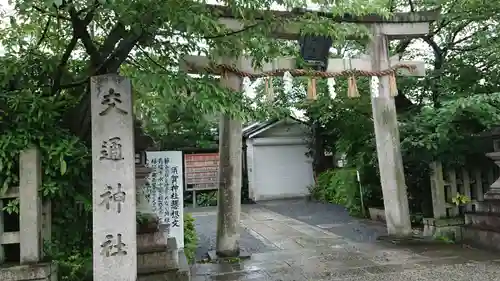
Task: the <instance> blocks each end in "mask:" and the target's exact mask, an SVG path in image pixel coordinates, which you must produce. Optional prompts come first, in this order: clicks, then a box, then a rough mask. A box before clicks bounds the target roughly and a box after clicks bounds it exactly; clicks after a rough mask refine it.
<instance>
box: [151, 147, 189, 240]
mask: <svg viewBox="0 0 500 281" xmlns="http://www.w3.org/2000/svg"><path fill="white" fill-rule="evenodd" d="M146 154H147V157H146V158H147V159H146V162H147V166H149V167H150V168H152V169H153V171H152V173H151V174H150V176H149V178H148V185H147V188H146V189H145V193H146V198H148V201H149V203H150V204H151V207H152V209H153V211H154V212H155V213H156V214H157V215H158V218H159V220H160V223H161V224H164V225H168V230H169V235H170V236H171V237H175V238H176V239H177V243H179V244H178V245H179V247H182V245H183V239H184V238H183V237H184V236H183V235H184V234H183V232H184V229H183V214H182V210H183V201H182V200H183V199H182V198H183V176H182V175H183V174H182V168H183V167H182V166H183V165H182V159H183V157H182V152H180V151H152V152H150V151H148V152H146Z"/></svg>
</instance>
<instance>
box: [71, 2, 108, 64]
mask: <svg viewBox="0 0 500 281" xmlns="http://www.w3.org/2000/svg"><path fill="white" fill-rule="evenodd" d="M94 12H95V8H94V9H92V10H91V11H90V12H89V13H88V14H87V15H86V16H85V18H84V19H83V20H81V19H80V18H79V17H78V12H77V11H76V9H75V8H74V7H71V8H70V9H69V14H70V17H71V23H72V26H73V32H74V33H75V34H76V36H77V37H78V38H80V39H81V40H82V43H83V46H84V47H85V51H86V52H87V54H88V55H89V56H90V62H91V64H92V65H93V66H94V67H96V66H98V65H100V64H101V61H102V59H101V56H100V54H99V51H98V50H97V48H96V46H95V45H94V42H92V38H91V37H90V34H89V32H88V31H87V26H88V25H89V23H90V22H91V21H92V18H93V17H94Z"/></svg>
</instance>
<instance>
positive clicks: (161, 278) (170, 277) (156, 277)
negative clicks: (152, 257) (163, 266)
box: [137, 270, 185, 281]
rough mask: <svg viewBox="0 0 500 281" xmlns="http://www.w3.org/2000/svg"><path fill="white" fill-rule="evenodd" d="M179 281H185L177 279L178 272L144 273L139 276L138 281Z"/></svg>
mask: <svg viewBox="0 0 500 281" xmlns="http://www.w3.org/2000/svg"><path fill="white" fill-rule="evenodd" d="M174 280H175V281H177V280H179V281H180V280H185V279H178V278H177V270H170V271H166V272H159V273H158V272H157V273H143V274H139V276H138V277H137V281H174Z"/></svg>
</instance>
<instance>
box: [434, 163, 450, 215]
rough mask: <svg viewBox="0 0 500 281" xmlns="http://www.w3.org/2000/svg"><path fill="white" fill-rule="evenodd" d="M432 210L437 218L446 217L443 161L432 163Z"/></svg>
mask: <svg viewBox="0 0 500 281" xmlns="http://www.w3.org/2000/svg"><path fill="white" fill-rule="evenodd" d="M431 170H432V174H431V192H432V210H433V214H434V218H435V219H439V218H443V217H446V198H445V195H444V188H445V187H444V179H443V165H442V164H441V162H433V163H432V164H431Z"/></svg>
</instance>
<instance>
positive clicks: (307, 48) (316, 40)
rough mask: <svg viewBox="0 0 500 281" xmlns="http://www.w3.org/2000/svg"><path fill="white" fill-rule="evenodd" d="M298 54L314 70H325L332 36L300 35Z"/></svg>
mask: <svg viewBox="0 0 500 281" xmlns="http://www.w3.org/2000/svg"><path fill="white" fill-rule="evenodd" d="M299 44H300V55H301V56H302V58H303V59H304V60H305V62H306V63H307V64H308V65H310V66H311V67H313V68H314V69H316V70H323V71H325V70H326V68H327V67H328V54H329V52H330V47H331V46H332V38H331V37H326V36H317V35H311V34H308V35H302V36H301V37H300V39H299Z"/></svg>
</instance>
